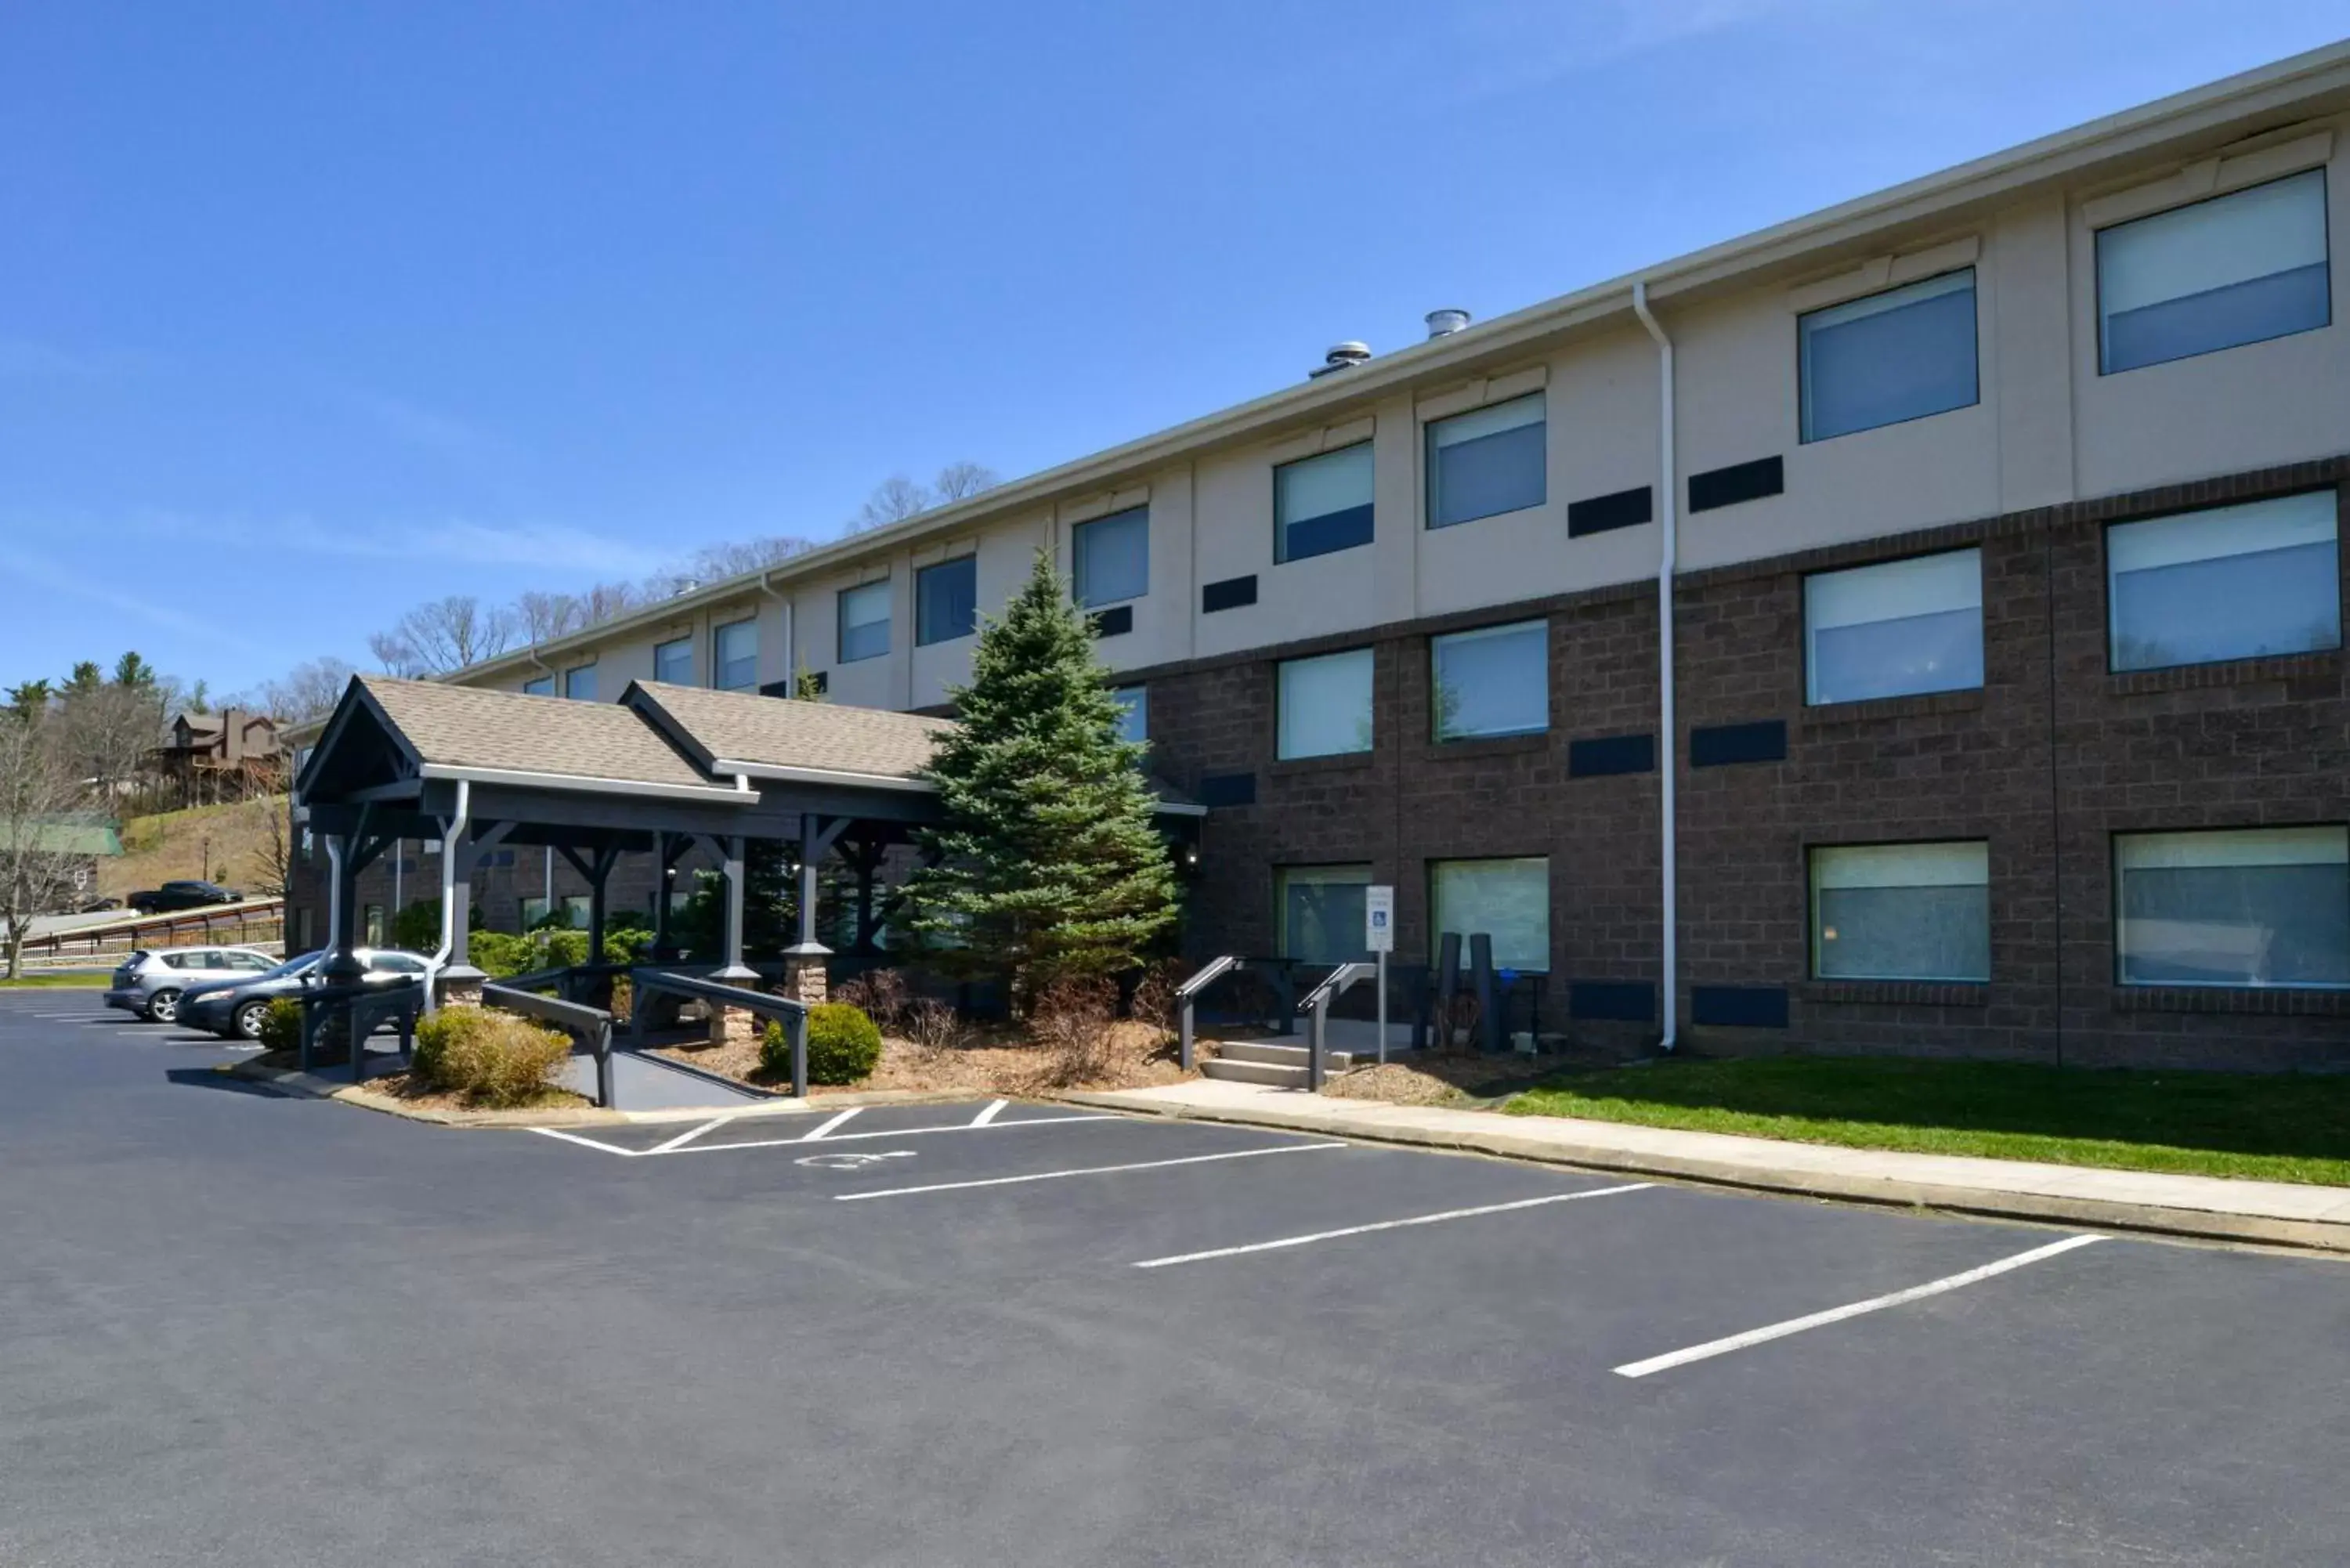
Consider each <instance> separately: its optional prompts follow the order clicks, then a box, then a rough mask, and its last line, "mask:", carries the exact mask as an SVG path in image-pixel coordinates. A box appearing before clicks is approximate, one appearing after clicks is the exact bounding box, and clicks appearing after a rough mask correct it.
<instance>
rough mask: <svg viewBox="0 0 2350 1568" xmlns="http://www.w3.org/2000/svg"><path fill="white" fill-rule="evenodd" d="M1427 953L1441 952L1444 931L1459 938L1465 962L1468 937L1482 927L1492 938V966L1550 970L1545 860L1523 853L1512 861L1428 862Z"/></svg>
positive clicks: (1432, 957) (1433, 957)
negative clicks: (1428, 916)
mask: <svg viewBox="0 0 2350 1568" xmlns="http://www.w3.org/2000/svg"><path fill="white" fill-rule="evenodd" d="M1428 907H1429V909H1430V915H1431V919H1430V921H1429V932H1428V951H1429V959H1430V962H1434V961H1436V959H1437V956H1438V955H1439V954H1440V953H1441V952H1442V950H1443V948H1442V943H1443V940H1444V933H1445V932H1447V931H1452V932H1456V933H1458V934H1459V935H1460V937H1461V963H1462V964H1463V965H1464V966H1465V965H1466V964H1467V963H1468V961H1469V939H1470V938H1471V937H1473V936H1475V935H1476V934H1477V933H1478V932H1480V931H1482V932H1484V933H1485V934H1486V935H1487V936H1489V937H1491V938H1492V939H1493V967H1494V968H1495V969H1509V970H1528V969H1531V970H1540V971H1545V972H1547V971H1549V969H1550V860H1549V859H1548V857H1544V856H1539V855H1536V856H1528V857H1523V858H1520V859H1513V860H1431V861H1430V862H1429V863H1428Z"/></svg>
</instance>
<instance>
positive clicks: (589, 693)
mask: <svg viewBox="0 0 2350 1568" xmlns="http://www.w3.org/2000/svg"><path fill="white" fill-rule="evenodd" d="M563 694H564V695H565V696H566V697H569V698H572V699H574V700H575V701H581V702H593V701H596V667H595V666H594V665H592V664H582V665H579V666H578V667H577V668H576V669H571V670H565V671H564V672H563Z"/></svg>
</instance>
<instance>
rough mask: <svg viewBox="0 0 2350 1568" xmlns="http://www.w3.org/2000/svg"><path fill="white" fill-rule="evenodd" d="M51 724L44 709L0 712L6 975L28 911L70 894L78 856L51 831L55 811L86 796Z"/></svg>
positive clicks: (14, 965) (1, 934)
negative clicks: (61, 750) (61, 753)
mask: <svg viewBox="0 0 2350 1568" xmlns="http://www.w3.org/2000/svg"><path fill="white" fill-rule="evenodd" d="M57 725H58V720H57V716H56V715H55V714H52V713H49V712H46V711H41V712H31V713H25V712H11V713H8V714H5V715H0V950H5V955H6V959H7V974H8V978H9V979H10V980H15V979H17V978H18V977H19V976H21V975H22V974H23V973H24V965H25V941H26V938H27V937H29V936H31V935H32V921H33V919H34V918H35V917H36V916H38V915H45V914H47V913H50V912H51V911H53V910H55V909H57V908H58V907H59V906H60V905H61V904H62V903H63V902H64V901H65V900H66V899H67V898H68V897H69V896H70V895H71V893H72V891H73V886H74V878H73V874H74V867H75V865H76V864H77V863H78V859H79V857H78V856H77V855H76V854H74V853H72V852H71V849H70V847H69V846H67V845H65V844H63V843H61V842H60V840H59V838H58V836H57V832H58V827H59V819H60V818H61V817H64V816H66V815H68V814H69V813H70V812H72V811H73V810H74V808H75V807H76V806H78V805H81V804H82V801H83V798H84V795H83V792H82V790H81V789H80V788H79V786H78V785H77V784H76V783H75V780H74V770H73V769H72V768H71V767H69V766H68V765H67V764H66V762H65V759H64V758H63V757H62V756H61V755H60V752H59V746H58V743H57V742H58V740H59V735H58V731H57Z"/></svg>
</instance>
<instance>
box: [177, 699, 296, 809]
mask: <svg viewBox="0 0 2350 1568" xmlns="http://www.w3.org/2000/svg"><path fill="white" fill-rule="evenodd" d="M170 733H171V739H170V741H169V742H166V743H165V744H163V745H162V746H161V747H158V748H157V749H156V752H155V771H156V773H157V774H158V775H159V781H160V782H161V784H162V787H163V789H164V791H165V792H166V794H167V795H168V796H169V798H171V799H172V800H174V801H176V802H177V803H178V804H180V805H214V804H217V803H219V802H222V801H236V800H248V799H251V798H252V797H253V796H255V795H263V794H276V792H277V791H279V790H281V789H283V788H285V787H286V749H285V747H284V746H283V745H281V744H280V743H279V742H278V739H277V721H276V720H275V719H273V718H271V717H270V716H269V715H268V714H266V713H256V712H254V711H251V710H250V709H244V708H223V709H221V710H219V711H216V712H212V713H196V712H183V713H181V714H180V715H178V716H177V717H175V718H174V719H173V720H172V722H171V725H170Z"/></svg>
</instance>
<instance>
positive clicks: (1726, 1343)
mask: <svg viewBox="0 0 2350 1568" xmlns="http://www.w3.org/2000/svg"><path fill="white" fill-rule="evenodd" d="M2105 1239H2106V1238H2105V1237H2103V1236H2067V1237H2065V1238H2064V1240H2063V1241H2051V1242H2049V1243H2048V1245H2046V1246H2044V1247H2034V1248H2033V1249H2032V1250H2031V1251H2028V1252H2018V1253H2016V1254H2015V1255H2014V1256H2013V1257H2012V1258H2002V1259H2001V1260H2000V1261H1999V1262H1996V1263H1985V1264H1984V1265H1983V1266H1982V1267H1981V1268H1980V1269H1969V1270H1968V1271H1966V1272H1964V1273H1962V1274H1950V1275H1948V1276H1946V1277H1944V1278H1942V1279H1939V1280H1933V1281H1929V1282H1927V1283H1925V1284H1922V1285H1912V1286H1910V1287H1909V1288H1908V1290H1906V1291H1895V1292H1894V1293H1892V1294H1891V1295H1884V1296H1872V1297H1871V1298H1869V1299H1868V1300H1867V1301H1865V1302H1855V1303H1852V1304H1851V1305H1850V1306H1840V1307H1831V1308H1829V1309H1828V1310H1827V1311H1825V1312H1815V1313H1814V1314H1811V1315H1810V1316H1808V1317H1795V1318H1789V1319H1788V1320H1787V1321H1786V1322H1784V1323H1774V1324H1771V1325H1770V1326H1769V1327H1767V1328H1750V1329H1748V1330H1747V1331H1746V1332H1745V1333H1744V1334H1731V1336H1730V1337H1729V1338H1727V1339H1715V1340H1709V1341H1707V1342H1706V1343H1705V1344H1703V1345H1691V1346H1690V1347H1689V1348H1688V1349H1687V1350H1676V1351H1673V1352H1671V1353H1670V1354H1669V1355H1652V1356H1650V1357H1649V1358H1648V1360H1646V1361H1628V1362H1626V1363H1625V1364H1624V1365H1623V1366H1619V1367H1617V1368H1616V1375H1617V1376H1619V1377H1646V1376H1648V1375H1649V1374H1651V1373H1656V1372H1669V1371H1670V1370H1672V1369H1673V1368H1674V1367H1676V1366H1688V1365H1689V1364H1690V1362H1692V1361H1703V1360H1705V1359H1706V1358H1708V1357H1709V1356H1715V1355H1729V1354H1730V1353H1731V1351H1733V1350H1744V1349H1745V1348H1746V1347H1747V1346H1749V1345H1763V1344H1765V1343H1767V1342H1768V1341H1771V1340H1773V1339H1784V1338H1786V1337H1787V1335H1789V1334H1801V1333H1803V1332H1804V1330H1805V1329H1810V1328H1821V1327H1825V1325H1827V1324H1832V1323H1842V1322H1843V1321H1844V1320H1845V1319H1846V1318H1848V1317H1858V1316H1860V1315H1861V1314H1864V1313H1872V1312H1882V1311H1884V1310H1885V1309H1886V1308H1887V1307H1896V1306H1900V1305H1902V1304H1904V1303H1908V1302H1914V1301H1922V1300H1924V1299H1925V1298H1926V1297H1928V1296H1938V1295H1940V1294H1941V1293H1944V1292H1945V1291H1955V1290H1957V1289H1959V1288H1960V1286H1961V1285H1971V1284H1975V1283H1978V1282H1981V1281H1983V1280H1988V1279H1991V1277H1993V1276H1994V1275H1998V1274H2003V1273H2006V1272H2008V1271H2009V1270H2011V1269H2021V1268H2022V1267H2024V1266H2025V1265H2026V1264H2029V1263H2037V1262H2041V1261H2042V1260H2043V1259H2046V1258H2053V1257H2055V1256H2056V1255H2057V1254H2058V1253H2060V1252H2069V1251H2073V1250H2074V1248H2076V1247H2085V1246H2087V1245H2089V1244H2090V1243H2091V1242H2093V1241H2104V1240H2105Z"/></svg>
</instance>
